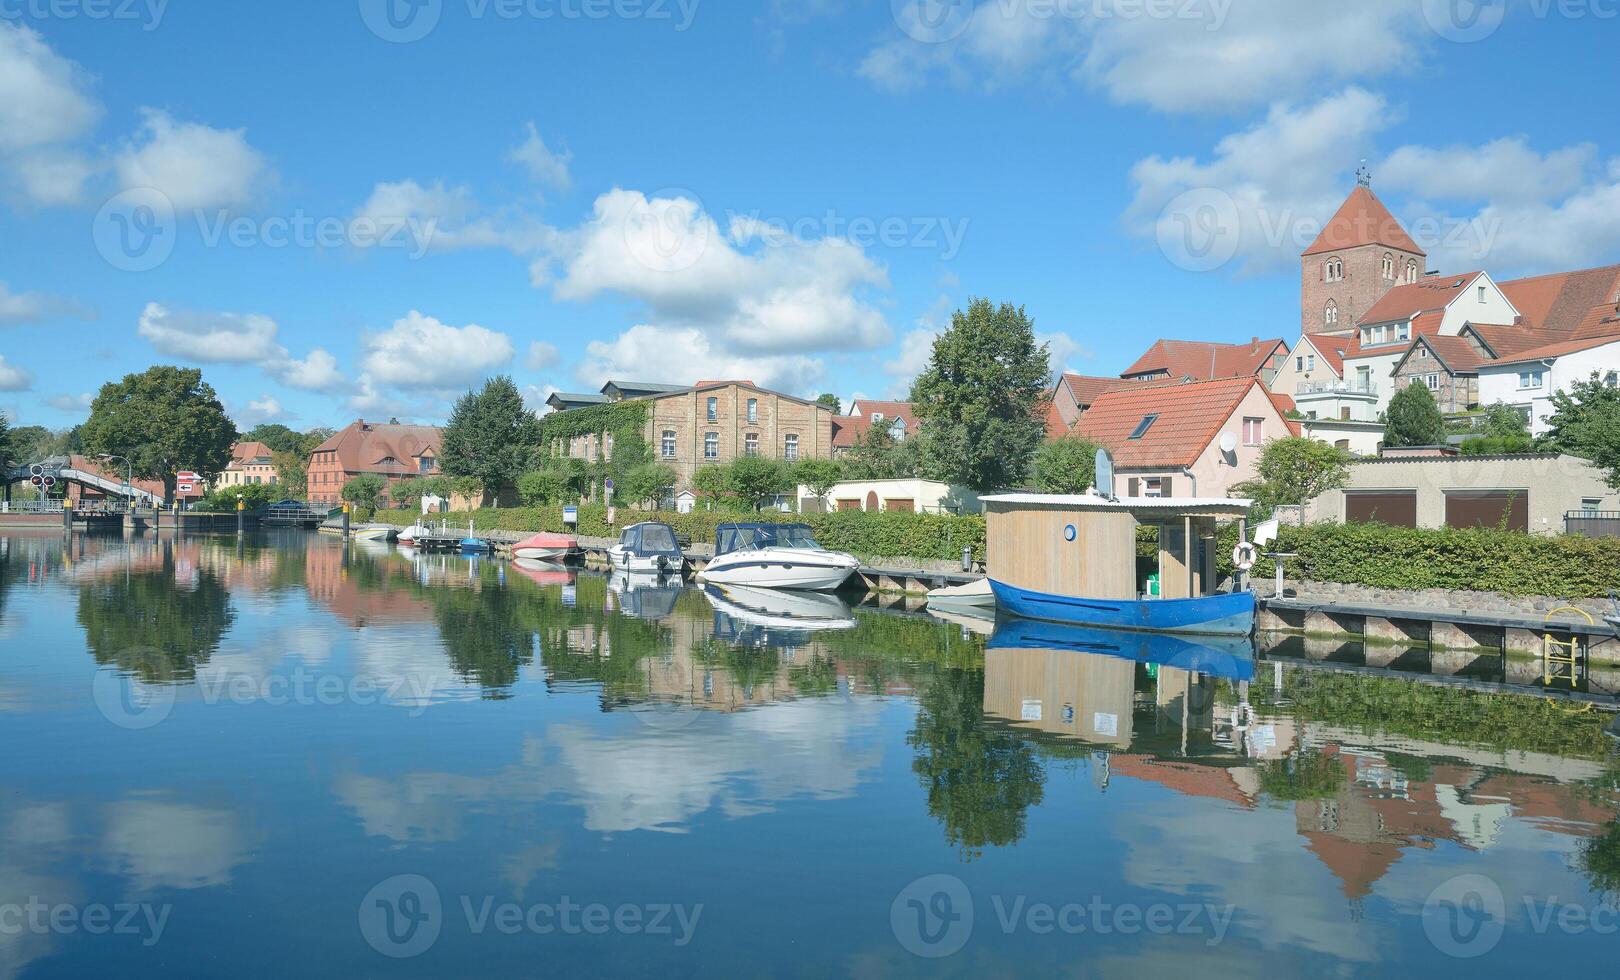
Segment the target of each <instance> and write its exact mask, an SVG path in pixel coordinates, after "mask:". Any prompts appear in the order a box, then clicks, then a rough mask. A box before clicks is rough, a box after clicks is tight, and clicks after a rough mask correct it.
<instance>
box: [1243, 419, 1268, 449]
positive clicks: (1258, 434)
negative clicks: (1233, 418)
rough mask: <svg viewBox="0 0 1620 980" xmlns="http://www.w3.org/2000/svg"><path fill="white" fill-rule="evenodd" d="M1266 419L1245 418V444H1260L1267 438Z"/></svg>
mask: <svg viewBox="0 0 1620 980" xmlns="http://www.w3.org/2000/svg"><path fill="white" fill-rule="evenodd" d="M1265 427H1266V420H1265V419H1244V420H1243V444H1244V445H1245V446H1258V445H1260V443H1261V442H1263V441H1264V440H1265Z"/></svg>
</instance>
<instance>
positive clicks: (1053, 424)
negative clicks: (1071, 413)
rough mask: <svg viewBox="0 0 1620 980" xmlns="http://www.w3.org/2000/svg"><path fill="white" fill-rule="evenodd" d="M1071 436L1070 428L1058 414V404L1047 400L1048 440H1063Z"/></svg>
mask: <svg viewBox="0 0 1620 980" xmlns="http://www.w3.org/2000/svg"><path fill="white" fill-rule="evenodd" d="M1068 434H1069V426H1068V424H1067V423H1065V422H1064V421H1063V416H1062V414H1060V413H1059V412H1058V407H1057V402H1054V401H1053V400H1052V399H1050V398H1048V399H1047V400H1046V438H1048V439H1061V438H1063V437H1064V436H1066V435H1068Z"/></svg>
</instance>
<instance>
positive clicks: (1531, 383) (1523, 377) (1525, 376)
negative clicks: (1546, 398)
mask: <svg viewBox="0 0 1620 980" xmlns="http://www.w3.org/2000/svg"><path fill="white" fill-rule="evenodd" d="M1542 377H1543V375H1542V372H1541V371H1520V372H1519V387H1520V388H1540V387H1541V381H1542Z"/></svg>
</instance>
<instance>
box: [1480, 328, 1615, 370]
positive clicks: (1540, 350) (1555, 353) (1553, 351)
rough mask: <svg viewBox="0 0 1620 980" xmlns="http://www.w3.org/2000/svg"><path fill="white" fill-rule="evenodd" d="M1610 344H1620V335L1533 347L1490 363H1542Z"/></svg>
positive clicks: (1562, 341)
mask: <svg viewBox="0 0 1620 980" xmlns="http://www.w3.org/2000/svg"><path fill="white" fill-rule="evenodd" d="M1608 344H1620V335H1615V336H1608V337H1587V338H1585V339H1582V340H1561V341H1559V342H1557V343H1554V344H1547V345H1545V346H1542V347H1532V348H1530V349H1529V350H1527V351H1521V352H1520V353H1518V354H1516V355H1514V356H1513V357H1512V358H1503V359H1502V360H1500V361H1492V362H1490V363H1491V364H1493V365H1496V364H1528V363H1530V362H1532V361H1541V360H1545V359H1547V358H1549V357H1562V356H1563V355H1565V354H1574V353H1577V352H1579V351H1583V350H1591V349H1592V348H1594V347H1604V346H1606V345H1608Z"/></svg>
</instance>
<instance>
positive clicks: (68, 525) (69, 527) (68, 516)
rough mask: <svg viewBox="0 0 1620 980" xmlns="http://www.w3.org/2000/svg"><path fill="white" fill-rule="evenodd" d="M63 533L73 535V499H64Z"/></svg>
mask: <svg viewBox="0 0 1620 980" xmlns="http://www.w3.org/2000/svg"><path fill="white" fill-rule="evenodd" d="M62 533H63V534H72V533H73V498H72V497H63V498H62Z"/></svg>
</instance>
